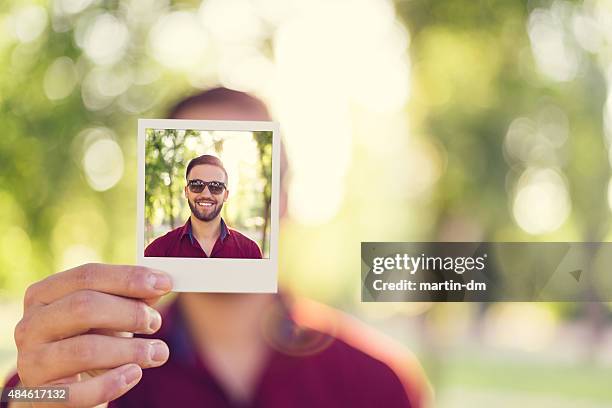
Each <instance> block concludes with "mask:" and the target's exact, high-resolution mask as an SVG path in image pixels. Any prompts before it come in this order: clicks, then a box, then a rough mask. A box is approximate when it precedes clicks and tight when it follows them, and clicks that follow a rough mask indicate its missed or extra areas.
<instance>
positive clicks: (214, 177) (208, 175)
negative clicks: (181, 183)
mask: <svg viewBox="0 0 612 408" xmlns="http://www.w3.org/2000/svg"><path fill="white" fill-rule="evenodd" d="M195 179H198V180H202V181H219V182H222V183H225V184H227V180H226V179H225V173H224V172H223V170H221V168H219V167H217V166H213V165H209V164H201V165H198V166H194V167H193V168H192V169H191V171H190V172H189V175H188V176H187V180H195ZM227 195H228V191H227V189H225V190H223V192H222V193H220V194H212V193H211V192H210V188H209V186H206V188H204V190H203V191H202V192H200V193H194V192H192V191H191V190H190V189H189V187H187V186H186V187H185V197H186V198H187V202H188V203H189V208H191V213H192V214H193V215H194V216H195V217H196V218H197V219H199V220H201V221H204V222H209V221H212V220H214V219H216V218H217V217H219V214H220V213H221V209H222V208H223V203H224V202H225V201H226V200H227Z"/></svg>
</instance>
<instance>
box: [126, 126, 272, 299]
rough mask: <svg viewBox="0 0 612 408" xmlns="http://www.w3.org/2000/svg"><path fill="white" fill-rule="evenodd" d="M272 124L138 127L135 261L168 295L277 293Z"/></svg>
mask: <svg viewBox="0 0 612 408" xmlns="http://www.w3.org/2000/svg"><path fill="white" fill-rule="evenodd" d="M279 188H280V135H279V126H278V123H275V122H263V121H261V122H259V121H225V120H177V119H140V120H139V121H138V195H137V239H138V248H137V262H138V264H139V265H144V266H148V267H151V268H156V269H159V270H162V271H165V272H167V273H169V274H170V275H171V276H172V278H173V282H174V290H175V291H177V292H229V293H270V292H276V290H277V269H278V228H279V225H278V224H279Z"/></svg>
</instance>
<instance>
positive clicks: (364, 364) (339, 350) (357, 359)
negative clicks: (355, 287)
mask: <svg viewBox="0 0 612 408" xmlns="http://www.w3.org/2000/svg"><path fill="white" fill-rule="evenodd" d="M290 313H291V316H292V319H293V320H294V321H295V323H296V325H297V326H300V327H305V328H308V329H311V330H315V331H318V332H320V333H322V334H325V335H327V336H330V337H331V338H333V339H334V340H335V341H333V343H332V344H331V346H330V347H329V349H330V351H331V353H328V354H330V355H328V356H327V357H328V358H330V357H331V358H332V359H337V361H336V363H337V364H338V365H342V364H343V363H345V362H350V363H349V364H350V367H351V369H352V370H354V372H355V375H356V376H360V378H363V379H364V380H365V381H364V382H369V381H368V378H367V377H369V376H372V379H371V381H375V383H376V384H378V385H380V386H383V387H388V388H389V389H388V390H387V392H389V393H393V392H395V393H397V392H398V388H402V389H403V390H402V389H400V390H399V392H402V391H403V392H404V393H405V395H406V396H407V397H408V400H409V402H410V406H411V407H412V408H424V407H428V406H430V404H431V402H432V397H433V391H432V388H431V385H430V383H429V381H428V379H427V377H426V375H425V372H424V370H423V368H422V366H421V364H420V363H419V361H418V359H417V358H416V356H415V355H414V354H413V353H412V352H410V351H409V350H408V349H406V348H405V347H403V346H402V345H401V344H399V343H398V342H396V341H395V340H393V339H391V338H390V337H388V336H386V335H384V334H382V333H380V332H378V331H376V330H374V329H372V328H371V327H369V326H367V325H365V324H364V323H362V322H360V321H359V320H357V319H356V318H354V317H352V316H350V315H348V314H346V313H344V312H342V311H339V310H337V309H334V308H331V307H329V306H326V305H324V304H322V303H318V302H315V301H312V300H309V299H304V298H296V299H291V301H290ZM394 384H395V385H394ZM364 386H366V384H364Z"/></svg>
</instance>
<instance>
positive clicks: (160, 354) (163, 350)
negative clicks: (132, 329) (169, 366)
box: [149, 341, 168, 363]
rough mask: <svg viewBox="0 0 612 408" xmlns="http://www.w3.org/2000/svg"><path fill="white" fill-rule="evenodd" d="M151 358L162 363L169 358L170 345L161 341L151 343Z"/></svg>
mask: <svg viewBox="0 0 612 408" xmlns="http://www.w3.org/2000/svg"><path fill="white" fill-rule="evenodd" d="M149 358H150V359H151V361H153V362H155V363H161V362H163V361H166V360H167V359H168V347H166V345H165V344H164V343H162V342H161V341H153V342H151V343H149Z"/></svg>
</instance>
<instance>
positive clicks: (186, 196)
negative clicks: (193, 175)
mask: <svg viewBox="0 0 612 408" xmlns="http://www.w3.org/2000/svg"><path fill="white" fill-rule="evenodd" d="M183 193H184V194H185V198H187V199H189V196H188V195H187V186H185V188H184V189H183Z"/></svg>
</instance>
